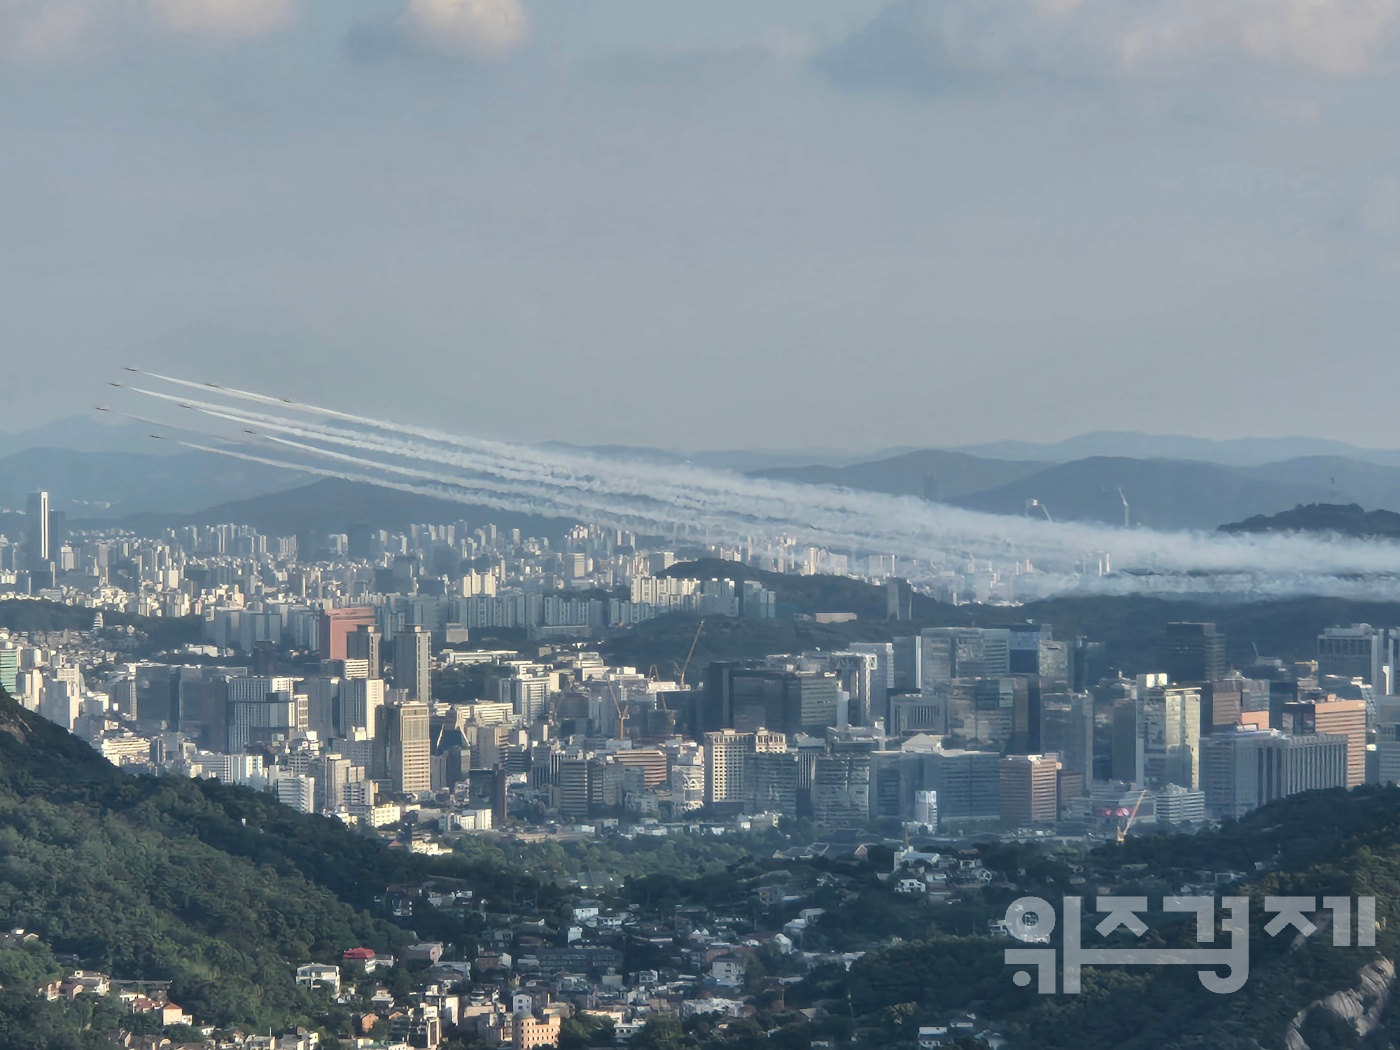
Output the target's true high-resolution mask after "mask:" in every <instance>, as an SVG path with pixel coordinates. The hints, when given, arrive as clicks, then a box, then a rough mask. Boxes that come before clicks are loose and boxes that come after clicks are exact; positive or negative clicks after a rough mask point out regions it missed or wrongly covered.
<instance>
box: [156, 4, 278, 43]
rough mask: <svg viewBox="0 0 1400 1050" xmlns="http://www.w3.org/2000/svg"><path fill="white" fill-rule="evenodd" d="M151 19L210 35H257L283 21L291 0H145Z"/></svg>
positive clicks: (180, 29) (183, 29)
mask: <svg viewBox="0 0 1400 1050" xmlns="http://www.w3.org/2000/svg"><path fill="white" fill-rule="evenodd" d="M147 6H148V8H149V10H150V12H151V14H152V16H154V18H155V19H156V20H157V21H158V22H160V23H161V24H163V25H165V26H167V27H168V28H170V29H174V30H177V31H179V32H183V33H203V34H206V35H210V36H225V37H246V36H257V35H258V34H260V33H266V32H268V31H269V30H272V29H276V28H278V27H279V26H282V25H284V24H286V22H287V21H288V20H289V19H290V18H291V15H292V7H293V0H147Z"/></svg>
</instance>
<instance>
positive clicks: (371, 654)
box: [345, 623, 383, 678]
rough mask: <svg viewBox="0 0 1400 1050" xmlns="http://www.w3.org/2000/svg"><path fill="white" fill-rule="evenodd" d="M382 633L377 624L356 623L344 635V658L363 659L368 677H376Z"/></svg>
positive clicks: (379, 665) (347, 659)
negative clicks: (353, 627) (352, 628)
mask: <svg viewBox="0 0 1400 1050" xmlns="http://www.w3.org/2000/svg"><path fill="white" fill-rule="evenodd" d="M382 638H383V635H382V634H381V632H380V630H379V625H378V624H373V623H362V624H357V625H356V627H355V629H354V630H353V631H351V632H350V633H349V634H348V635H346V637H345V659H346V661H347V662H348V661H350V660H363V661H365V663H366V665H367V667H368V671H369V673H368V675H366V677H368V678H378V677H379V670H380V667H381V664H380V662H379V661H380V655H379V643H380V641H381V640H382Z"/></svg>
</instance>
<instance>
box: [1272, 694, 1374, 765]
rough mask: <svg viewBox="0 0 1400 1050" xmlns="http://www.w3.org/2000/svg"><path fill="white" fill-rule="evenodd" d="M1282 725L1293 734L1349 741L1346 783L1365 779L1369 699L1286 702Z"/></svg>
mask: <svg viewBox="0 0 1400 1050" xmlns="http://www.w3.org/2000/svg"><path fill="white" fill-rule="evenodd" d="M1283 728H1284V731H1285V732H1291V733H1294V734H1298V735H1301V734H1304V733H1318V734H1322V735H1326V736H1339V737H1342V738H1343V739H1345V740H1346V748H1347V765H1346V786H1347V787H1349V788H1352V787H1356V786H1358V785H1360V784H1364V783H1365V782H1366V701H1365V700H1338V699H1337V698H1336V697H1335V696H1332V697H1328V698H1327V699H1325V700H1295V701H1293V702H1291V703H1286V704H1284V705H1283Z"/></svg>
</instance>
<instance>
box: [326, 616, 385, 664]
mask: <svg viewBox="0 0 1400 1050" xmlns="http://www.w3.org/2000/svg"><path fill="white" fill-rule="evenodd" d="M377 616H378V612H377V610H376V609H375V607H374V606H373V605H349V606H345V607H343V608H340V609H323V610H322V611H321V623H320V642H321V659H322V660H344V659H345V657H346V656H347V652H346V648H347V645H348V642H349V638H350V635H351V634H352V633H354V632H355V631H356V630H358V629H359V627H360V625H361V624H374V623H376V622H377Z"/></svg>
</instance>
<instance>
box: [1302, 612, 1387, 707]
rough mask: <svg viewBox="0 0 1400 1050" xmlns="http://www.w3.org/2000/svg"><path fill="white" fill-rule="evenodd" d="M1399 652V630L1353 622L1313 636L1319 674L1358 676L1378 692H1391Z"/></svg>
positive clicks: (1384, 693)
mask: <svg viewBox="0 0 1400 1050" xmlns="http://www.w3.org/2000/svg"><path fill="white" fill-rule="evenodd" d="M1397 656H1400V630H1396V629H1395V628H1384V627H1372V626H1371V625H1370V624H1369V623H1354V624H1352V625H1351V626H1350V627H1328V628H1327V629H1326V630H1324V631H1323V632H1322V633H1321V634H1320V635H1318V636H1317V671H1318V674H1319V675H1337V676H1339V677H1341V678H1360V679H1361V680H1362V681H1363V682H1365V683H1366V684H1367V685H1370V686H1374V687H1375V689H1376V692H1377V693H1378V694H1382V695H1392V694H1394V693H1395V682H1394V681H1393V679H1394V676H1395V666H1396V663H1397Z"/></svg>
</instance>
